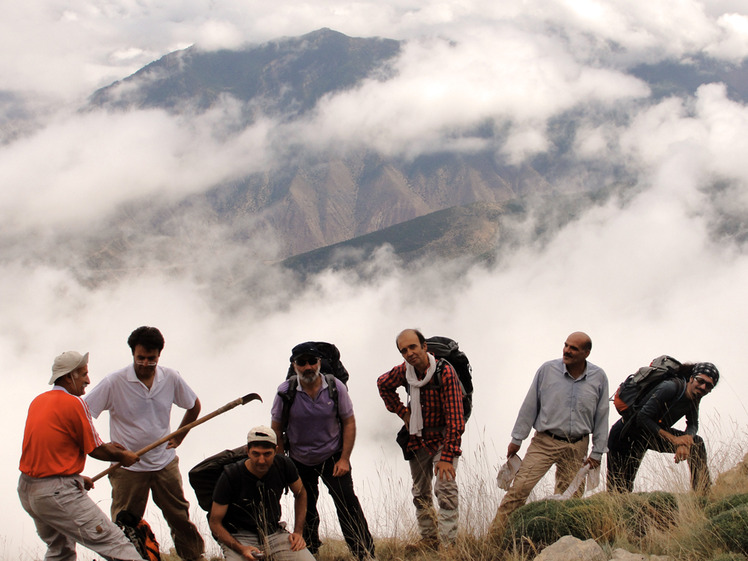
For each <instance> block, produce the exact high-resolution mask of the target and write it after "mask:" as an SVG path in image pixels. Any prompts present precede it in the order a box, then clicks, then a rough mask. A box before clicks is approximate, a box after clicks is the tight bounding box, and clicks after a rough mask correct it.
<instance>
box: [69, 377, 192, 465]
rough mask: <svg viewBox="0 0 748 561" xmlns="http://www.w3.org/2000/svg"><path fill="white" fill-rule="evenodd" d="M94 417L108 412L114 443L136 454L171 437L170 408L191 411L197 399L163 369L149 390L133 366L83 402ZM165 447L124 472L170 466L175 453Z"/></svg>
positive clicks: (187, 388)
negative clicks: (167, 436) (173, 406)
mask: <svg viewBox="0 0 748 561" xmlns="http://www.w3.org/2000/svg"><path fill="white" fill-rule="evenodd" d="M84 399H85V400H86V403H87V404H88V408H89V409H90V410H91V415H93V416H94V417H98V416H99V415H100V414H101V412H102V411H109V432H110V434H111V438H112V442H118V443H119V444H122V445H123V446H124V447H125V448H127V449H128V450H133V451H137V450H140V449H141V448H145V447H146V446H148V445H149V444H152V443H153V442H155V441H156V440H158V439H160V438H163V437H164V436H166V435H168V434H169V433H171V432H172V431H171V422H170V421H171V407H172V405H176V406H178V407H181V408H183V409H191V408H192V407H193V406H194V405H195V401H196V400H197V395H196V394H195V392H193V391H192V389H191V388H190V387H189V386H188V385H187V383H186V382H185V381H184V380H183V379H182V377H181V376H180V375H179V372H177V371H176V370H173V369H171V368H165V367H162V366H158V367H156V375H155V377H154V380H153V385H152V386H151V388H150V389H148V387H147V386H146V385H145V384H144V383H143V382H141V381H140V380H138V377H137V375H136V374H135V368H134V367H133V365H132V364H130V365H128V366H126V367H125V368H122V369H121V370H117V371H116V372H113V373H111V374H109V375H108V376H107V377H106V378H104V379H103V380H102V381H101V382H99V384H97V385H96V387H94V388H93V389H92V390H91V391H89V392H88V394H87V395H86V396H85V398H84ZM166 446H167V444H166V443H164V444H162V445H161V446H158V447H156V448H154V449H153V450H151V451H150V452H147V453H145V454H143V456H141V458H140V461H139V462H137V463H135V464H133V465H132V466H130V467H128V468H125V469H129V470H132V471H157V470H160V469H163V468H164V467H166V466H167V465H168V464H169V463H171V462H172V461H173V460H174V458H175V456H176V451H175V450H174V449H173V448H171V449H167V448H166Z"/></svg>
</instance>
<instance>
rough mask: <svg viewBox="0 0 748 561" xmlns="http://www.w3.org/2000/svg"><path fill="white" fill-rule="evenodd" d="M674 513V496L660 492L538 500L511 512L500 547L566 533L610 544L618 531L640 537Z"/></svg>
mask: <svg viewBox="0 0 748 561" xmlns="http://www.w3.org/2000/svg"><path fill="white" fill-rule="evenodd" d="M677 512H678V505H677V502H676V498H675V495H673V494H672V493H663V492H655V493H636V494H628V495H608V494H605V493H599V494H597V495H593V496H592V497H590V498H587V499H570V500H568V501H537V502H533V503H529V504H526V505H524V506H523V507H521V508H519V509H517V510H516V511H514V512H513V513H512V514H511V515H510V517H509V520H508V521H507V529H506V532H505V534H504V540H503V544H504V545H503V547H504V548H506V549H508V548H511V547H514V548H515V549H516V547H517V545H518V544H519V543H520V542H521V541H523V540H525V541H527V542H529V543H531V544H533V545H534V546H536V547H541V546H544V545H550V544H552V543H554V542H555V541H557V540H558V539H559V538H561V537H562V536H566V535H571V536H574V537H575V538H579V539H580V540H588V539H594V540H596V541H604V542H609V543H610V542H612V541H613V540H615V539H616V538H617V537H618V535H619V534H624V535H626V536H627V537H631V538H634V539H639V538H642V537H643V536H645V535H646V534H647V532H649V531H650V530H652V529H658V530H663V529H667V528H669V527H670V526H672V525H673V523H674V522H675V517H676V514H677Z"/></svg>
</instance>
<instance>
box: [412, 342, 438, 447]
mask: <svg viewBox="0 0 748 561" xmlns="http://www.w3.org/2000/svg"><path fill="white" fill-rule="evenodd" d="M426 356H428V357H429V367H428V368H427V369H426V375H425V376H424V377H423V380H419V379H418V376H417V375H416V369H415V368H413V365H411V364H410V363H409V362H407V363H406V364H405V379H406V380H407V381H408V384H409V385H410V427H408V428H409V431H410V434H415V435H417V436H422V430H423V412H422V411H421V388H422V387H423V386H425V385H426V384H428V383H429V382H430V381H431V378H432V377H433V376H434V372H436V360H435V359H434V356H433V355H431V354H427V355H426Z"/></svg>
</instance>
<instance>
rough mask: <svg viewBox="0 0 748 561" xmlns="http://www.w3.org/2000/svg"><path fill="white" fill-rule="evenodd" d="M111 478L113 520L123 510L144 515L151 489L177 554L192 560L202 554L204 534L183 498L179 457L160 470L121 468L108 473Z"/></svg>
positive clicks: (140, 516) (187, 560) (136, 514)
mask: <svg viewBox="0 0 748 561" xmlns="http://www.w3.org/2000/svg"><path fill="white" fill-rule="evenodd" d="M109 481H110V482H111V484H112V520H117V513H119V512H120V511H121V510H126V511H128V512H129V513H131V514H133V515H135V516H136V517H138V518H142V517H143V515H144V514H145V507H146V504H147V503H148V493H149V492H150V493H151V494H152V495H153V502H154V503H156V506H158V508H160V509H161V512H162V513H163V515H164V520H166V523H167V524H168V525H169V529H170V530H171V537H172V539H173V540H174V549H176V550H177V555H179V556H180V557H181V558H182V559H184V560H185V561H190V560H192V559H197V558H198V557H200V556H201V555H202V554H203V550H204V546H205V544H204V542H203V538H202V536H200V532H198V530H197V528H196V527H195V525H194V524H193V523H192V522H190V515H189V508H190V503H188V502H187V499H185V498H184V490H183V489H182V475H181V474H180V473H179V458H174V461H173V462H171V463H170V464H169V465H167V466H166V467H165V468H163V469H160V470H157V471H130V470H127V469H118V470H115V471H113V472H112V473H110V474H109Z"/></svg>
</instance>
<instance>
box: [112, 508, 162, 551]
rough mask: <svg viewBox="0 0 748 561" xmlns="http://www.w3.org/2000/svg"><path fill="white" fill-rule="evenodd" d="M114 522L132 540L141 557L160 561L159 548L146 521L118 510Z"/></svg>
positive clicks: (125, 511)
mask: <svg viewBox="0 0 748 561" xmlns="http://www.w3.org/2000/svg"><path fill="white" fill-rule="evenodd" d="M116 524H117V526H119V527H120V528H122V532H124V534H125V536H127V539H128V540H130V541H131V542H132V544H133V545H134V546H135V549H137V550H138V553H139V554H140V556H141V557H142V558H143V559H147V560H148V561H161V548H160V547H159V545H158V541H157V540H156V536H155V535H154V534H153V530H151V526H150V525H149V524H148V522H146V521H145V520H143V519H142V518H141V519H140V520H138V518H137V517H136V516H135V515H134V514H132V513H131V512H129V511H127V510H120V511H119V512H118V513H117V519H116Z"/></svg>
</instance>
